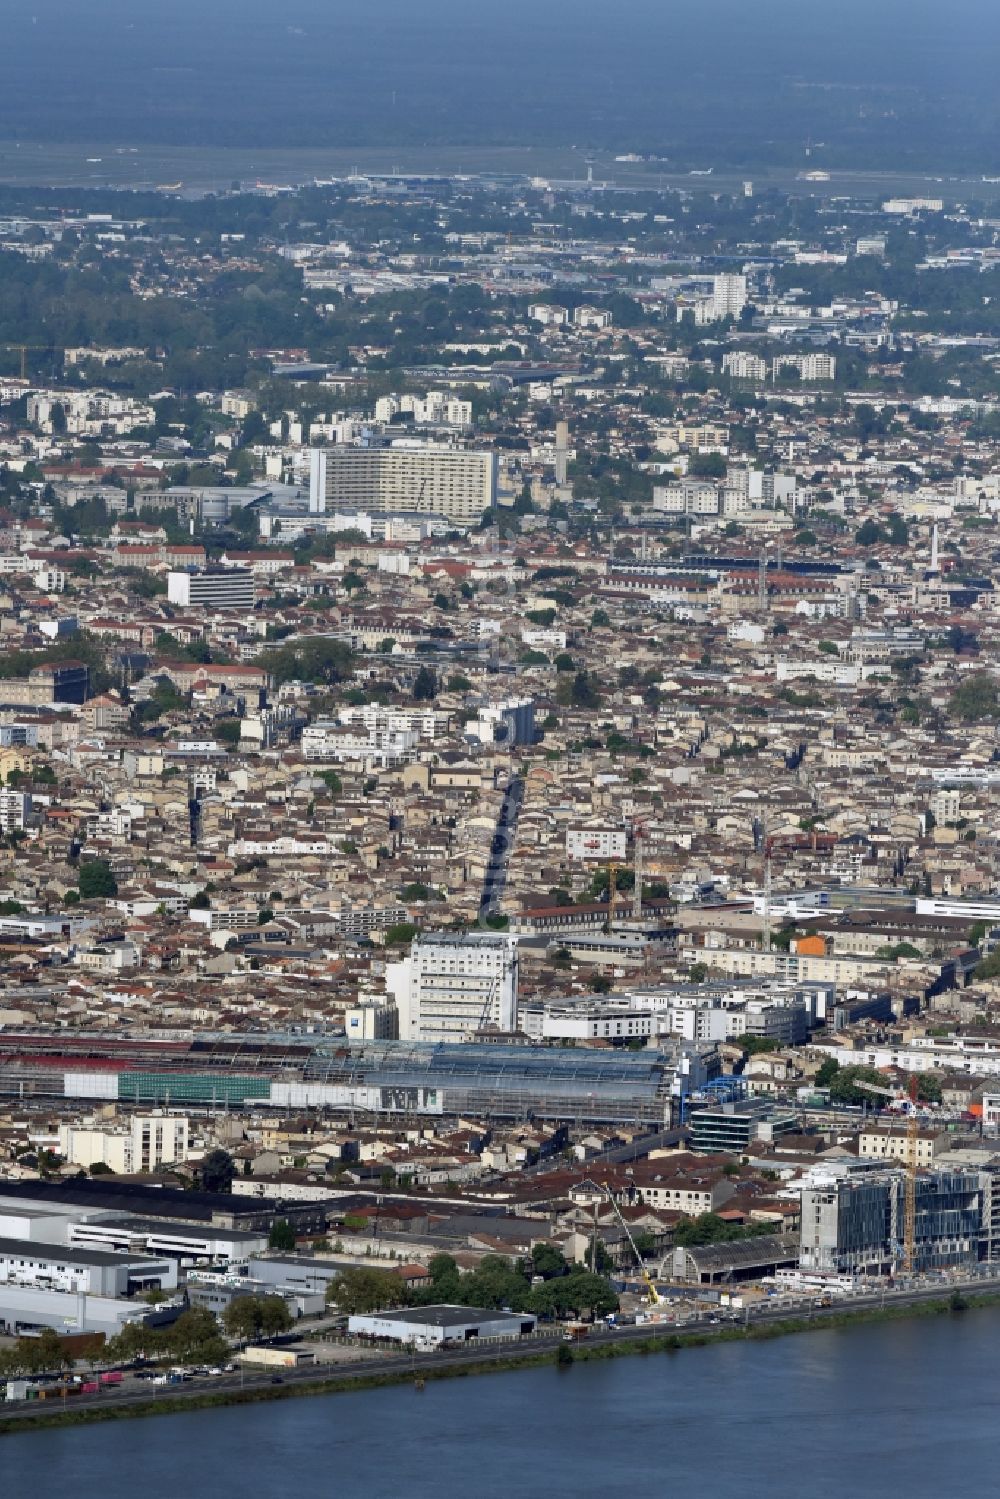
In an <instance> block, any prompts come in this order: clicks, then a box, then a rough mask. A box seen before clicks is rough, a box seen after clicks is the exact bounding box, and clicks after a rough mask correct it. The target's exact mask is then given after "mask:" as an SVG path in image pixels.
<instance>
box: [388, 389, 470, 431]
mask: <svg viewBox="0 0 1000 1499" xmlns="http://www.w3.org/2000/svg"><path fill="white" fill-rule="evenodd" d="M404 412H410V413H412V416H413V420H414V422H416V423H417V424H418V425H419V426H433V427H470V426H471V425H472V402H471V401H460V400H458V399H457V398H456V397H454V396H449V395H447V394H446V393H445V392H444V391H443V390H429V391H428V392H427V394H426V395H425V396H423V397H421V396H414V395H409V394H403V395H398V396H396V395H392V396H380V397H379V399H378V400H377V401H376V402H375V420H376V421H377V422H381V423H382V424H383V425H384V426H385V425H388V423H389V422H391V421H392V420H393V418H394V417H396V416H400V415H402V414H403V413H404Z"/></svg>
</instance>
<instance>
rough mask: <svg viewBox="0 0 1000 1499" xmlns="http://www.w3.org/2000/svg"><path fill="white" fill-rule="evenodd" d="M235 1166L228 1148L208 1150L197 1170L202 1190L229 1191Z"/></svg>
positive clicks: (231, 1186)
mask: <svg viewBox="0 0 1000 1499" xmlns="http://www.w3.org/2000/svg"><path fill="white" fill-rule="evenodd" d="M235 1174H236V1168H235V1165H234V1164H233V1158H232V1156H231V1155H230V1154H229V1152H228V1150H210V1151H209V1152H208V1155H206V1156H205V1158H204V1160H203V1161H202V1163H201V1166H200V1167H199V1170H198V1184H199V1186H200V1187H201V1190H202V1191H203V1192H231V1191H232V1189H233V1177H234V1176H235Z"/></svg>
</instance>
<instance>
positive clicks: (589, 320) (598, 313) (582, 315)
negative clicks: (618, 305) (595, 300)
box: [573, 306, 613, 331]
mask: <svg viewBox="0 0 1000 1499" xmlns="http://www.w3.org/2000/svg"><path fill="white" fill-rule="evenodd" d="M612 322H613V318H612V316H611V313H610V312H608V310H607V309H606V308H604V307H587V306H582V307H575V308H574V309H573V324H574V326H575V327H577V328H595V329H597V330H598V331H601V330H602V329H604V328H610V327H611V324H612Z"/></svg>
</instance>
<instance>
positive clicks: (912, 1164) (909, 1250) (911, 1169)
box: [854, 1074, 920, 1275]
mask: <svg viewBox="0 0 1000 1499" xmlns="http://www.w3.org/2000/svg"><path fill="white" fill-rule="evenodd" d="M854 1086H855V1087H856V1088H860V1090H861V1091H862V1092H863V1093H877V1094H880V1095H881V1097H883V1098H890V1099H895V1098H896V1094H895V1093H894V1092H893V1091H892V1089H891V1088H880V1087H879V1086H878V1085H877V1084H876V1083H862V1082H857V1083H855V1084H854ZM918 1088H919V1084H918V1080H917V1077H916V1074H911V1077H910V1081H909V1085H908V1089H907V1091H908V1093H909V1099H910V1106H909V1110H908V1113H907V1120H906V1136H905V1138H906V1159H905V1162H904V1164H905V1167H906V1187H905V1192H904V1196H903V1239H902V1246H903V1258H902V1269H903V1271H904V1272H905V1274H907V1275H910V1274H912V1273H913V1266H914V1261H915V1259H916V1243H917V1143H918V1140H919V1135H920V1120H919V1118H918V1117H917V1092H918Z"/></svg>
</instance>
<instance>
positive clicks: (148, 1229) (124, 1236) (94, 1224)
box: [69, 1213, 267, 1265]
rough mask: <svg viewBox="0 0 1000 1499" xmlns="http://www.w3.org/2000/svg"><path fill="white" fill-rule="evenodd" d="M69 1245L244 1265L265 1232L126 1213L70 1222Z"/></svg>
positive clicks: (180, 1260) (259, 1248)
mask: <svg viewBox="0 0 1000 1499" xmlns="http://www.w3.org/2000/svg"><path fill="white" fill-rule="evenodd" d="M69 1242H70V1243H71V1244H74V1245H76V1244H86V1245H94V1246H98V1245H99V1246H102V1247H106V1248H107V1249H112V1250H117V1251H118V1252H119V1253H135V1252H136V1251H137V1250H138V1251H142V1252H144V1253H147V1254H160V1255H166V1256H168V1257H169V1258H170V1259H172V1260H176V1261H177V1262H178V1263H179V1264H182V1265H194V1264H199V1263H201V1264H204V1263H206V1262H210V1263H212V1264H219V1263H222V1264H227V1265H245V1264H246V1261H247V1259H248V1258H249V1256H250V1255H251V1254H259V1253H261V1252H262V1251H263V1250H265V1249H266V1248H267V1234H265V1233H257V1232H254V1231H253V1230H250V1231H247V1230H244V1229H239V1228H218V1227H216V1226H214V1225H213V1224H208V1223H178V1222H171V1221H170V1220H169V1219H164V1218H140V1217H134V1216H132V1215H129V1214H126V1215H124V1216H122V1217H115V1216H114V1215H113V1214H110V1213H109V1214H107V1215H104V1216H100V1217H92V1218H90V1219H89V1220H88V1221H87V1222H86V1223H74V1224H72V1225H71V1227H70V1230H69Z"/></svg>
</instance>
